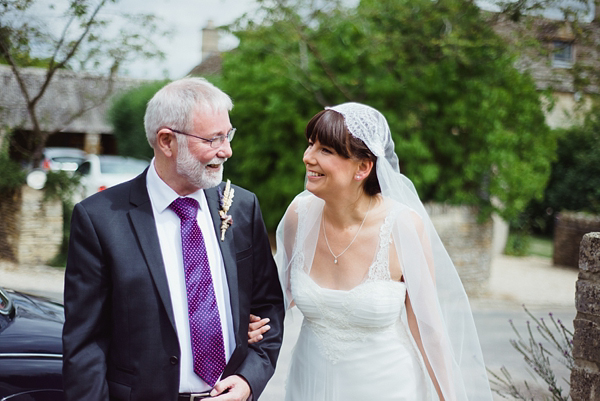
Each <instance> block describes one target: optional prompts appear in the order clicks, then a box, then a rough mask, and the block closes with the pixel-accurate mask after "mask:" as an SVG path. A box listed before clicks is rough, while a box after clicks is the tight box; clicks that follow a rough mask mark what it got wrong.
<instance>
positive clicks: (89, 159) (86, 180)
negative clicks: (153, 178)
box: [76, 154, 149, 198]
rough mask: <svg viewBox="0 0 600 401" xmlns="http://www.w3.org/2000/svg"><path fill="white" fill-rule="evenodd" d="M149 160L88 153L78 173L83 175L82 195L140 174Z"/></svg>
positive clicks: (85, 195) (90, 193) (101, 189)
mask: <svg viewBox="0 0 600 401" xmlns="http://www.w3.org/2000/svg"><path fill="white" fill-rule="evenodd" d="M148 164H149V162H148V161H146V160H141V159H134V158H132V157H123V156H112V155H91V154H90V155H87V156H86V158H85V161H84V162H83V163H82V164H81V166H79V168H78V169H77V171H76V174H80V175H81V187H82V191H81V195H82V196H83V197H84V198H85V197H88V196H90V195H93V194H95V193H96V192H99V191H103V190H105V189H106V188H109V187H112V186H113V185H117V184H120V183H122V182H125V181H128V180H130V179H132V178H134V177H135V176H137V175H138V174H140V173H141V172H142V171H144V169H145V168H146V167H147V166H148Z"/></svg>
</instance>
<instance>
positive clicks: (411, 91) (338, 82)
mask: <svg viewBox="0 0 600 401" xmlns="http://www.w3.org/2000/svg"><path fill="white" fill-rule="evenodd" d="M261 4H262V7H263V9H262V15H263V16H264V20H262V21H260V22H253V21H244V20H242V21H240V22H239V23H238V25H236V26H235V27H234V32H235V34H236V35H237V36H238V38H239V39H240V45H239V47H238V48H237V49H235V50H234V51H232V52H230V53H228V54H225V55H224V61H223V71H222V76H221V77H220V79H221V81H220V85H221V86H222V87H223V88H224V89H225V91H226V92H227V93H229V94H230V95H231V96H232V97H233V98H234V101H235V104H236V106H235V108H234V110H233V113H232V120H233V122H234V125H237V126H239V127H240V130H239V131H240V132H239V135H238V136H236V140H235V141H234V142H233V149H234V153H237V154H236V156H235V157H234V158H232V161H231V162H228V164H229V163H230V165H229V166H228V170H227V173H228V174H230V175H231V178H232V179H234V180H236V181H238V182H239V183H241V184H242V185H246V186H248V187H250V188H252V189H253V190H255V191H256V193H257V195H258V196H259V199H260V200H261V203H262V205H263V208H264V209H265V210H266V211H267V212H266V213H265V214H266V216H265V218H266V222H267V225H268V227H269V228H271V229H272V228H274V226H275V224H276V222H277V221H278V220H279V218H280V217H281V215H282V214H283V212H284V210H285V207H286V206H287V204H288V203H289V201H290V200H291V198H292V196H293V195H294V194H296V193H297V192H298V191H299V190H300V189H301V188H302V179H303V178H302V177H303V175H304V174H303V173H304V166H303V165H302V162H301V157H302V152H303V150H304V148H305V146H306V141H305V139H304V137H303V131H304V127H305V125H306V123H307V122H308V119H309V118H310V117H311V116H312V115H314V114H315V113H316V112H318V111H319V110H321V109H322V108H323V107H324V106H327V105H333V104H337V103H341V102H346V101H358V102H363V103H366V104H369V105H371V106H373V107H375V108H377V109H378V110H380V111H381V112H382V113H383V114H384V115H385V116H386V118H387V120H388V122H389V125H390V128H391V130H392V135H393V136H394V140H395V143H396V152H397V154H398V156H399V158H400V163H401V170H402V171H403V172H404V173H405V174H406V175H407V176H408V177H409V178H411V179H412V180H413V182H414V183H415V186H416V187H417V189H418V191H419V194H420V195H421V197H422V198H423V199H424V200H426V201H429V200H432V201H443V202H450V203H462V204H471V205H476V206H479V207H480V210H481V213H482V214H481V216H482V218H485V217H486V216H489V214H490V213H491V212H492V211H493V210H496V211H498V212H499V213H500V214H501V215H502V216H504V217H505V218H507V219H511V218H514V217H515V216H516V215H517V214H518V212H519V211H521V210H523V208H524V207H525V205H526V204H527V202H528V201H529V200H530V199H532V198H534V197H539V196H541V193H542V191H543V189H544V187H545V183H546V181H547V179H548V175H549V171H550V163H551V161H552V158H553V155H554V151H555V145H556V140H555V137H554V136H553V134H552V133H551V132H550V130H549V129H548V127H547V126H546V124H545V122H544V115H543V112H542V106H541V104H540V99H539V94H538V92H537V91H536V88H535V85H534V83H533V80H532V79H531V77H530V76H528V75H526V74H521V73H519V72H518V71H517V70H516V69H515V68H514V66H513V64H514V61H515V59H514V56H513V54H511V53H510V52H509V51H508V50H507V47H506V45H505V44H504V42H503V41H502V40H501V39H500V38H499V37H498V36H497V35H496V34H495V33H494V32H493V30H492V29H491V28H490V27H489V25H488V24H487V23H486V21H485V20H484V18H483V17H482V16H481V12H480V10H479V9H478V8H477V7H476V6H475V5H474V4H473V3H472V2H469V1H464V0H447V1H444V2H432V1H430V0H414V1H404V0H363V1H361V2H360V4H359V5H358V6H357V7H356V8H350V9H347V8H344V7H342V6H340V5H337V4H333V5H331V3H329V2H325V4H326V5H327V7H326V8H323V7H316V8H310V7H309V6H307V4H306V3H303V4H300V3H299V2H291V1H284V0H278V1H275V2H274V3H268V2H266V1H262V2H261Z"/></svg>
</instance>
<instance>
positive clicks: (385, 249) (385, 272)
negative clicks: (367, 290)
mask: <svg viewBox="0 0 600 401" xmlns="http://www.w3.org/2000/svg"><path fill="white" fill-rule="evenodd" d="M397 216H398V210H397V209H395V208H393V207H390V211H389V212H388V215H387V216H386V217H385V220H384V222H383V224H382V225H381V228H380V229H379V249H378V250H377V253H376V255H375V261H374V262H373V264H372V265H371V267H370V268H369V277H368V280H391V275H390V244H391V243H392V227H393V225H394V221H395V220H396V217H397Z"/></svg>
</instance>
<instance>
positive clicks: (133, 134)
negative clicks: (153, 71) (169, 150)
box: [108, 81, 168, 159]
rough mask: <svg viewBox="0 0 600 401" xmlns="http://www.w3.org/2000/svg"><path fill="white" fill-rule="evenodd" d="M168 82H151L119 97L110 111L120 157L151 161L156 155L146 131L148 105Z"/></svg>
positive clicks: (109, 114)
mask: <svg viewBox="0 0 600 401" xmlns="http://www.w3.org/2000/svg"><path fill="white" fill-rule="evenodd" d="M167 83H168V82H165V81H156V82H149V83H147V84H144V85H142V86H140V87H138V88H135V89H132V90H130V91H127V92H125V93H124V94H122V95H121V96H119V97H118V98H117V99H115V101H114V102H113V104H112V105H111V107H110V110H109V111H108V118H109V120H110V122H111V124H112V126H113V130H114V131H113V134H114V135H115V137H116V138H117V150H118V152H119V154H120V155H123V156H131V157H137V158H139V159H150V158H152V157H153V155H154V153H153V150H152V148H151V147H150V146H148V143H147V139H146V130H145V129H144V114H145V113H146V105H147V104H148V101H149V100H150V99H151V98H152V96H154V94H155V93H156V92H158V90H159V89H160V88H162V87H163V86H165V85H166V84H167Z"/></svg>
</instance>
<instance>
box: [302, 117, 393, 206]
mask: <svg viewBox="0 0 600 401" xmlns="http://www.w3.org/2000/svg"><path fill="white" fill-rule="evenodd" d="M305 135H306V139H307V140H309V141H313V142H315V141H319V142H320V143H321V145H324V146H327V147H330V148H332V149H333V150H335V152H336V153H337V154H338V155H340V156H342V157H344V158H346V159H358V160H364V159H369V160H371V161H372V162H373V168H372V169H371V173H370V174H369V176H368V177H367V178H366V180H365V184H364V187H363V188H364V191H365V193H366V194H367V195H369V196H373V195H376V194H378V193H381V188H380V186H379V181H378V180H377V171H376V161H377V157H376V156H375V155H374V154H373V152H371V150H370V149H369V148H368V147H367V145H365V143H364V142H363V141H361V140H360V139H358V138H355V137H354V136H352V135H350V132H349V131H348V128H347V127H346V124H345V123H344V117H343V116H342V115H341V114H340V113H338V112H336V111H333V110H323V111H321V112H319V113H318V114H316V115H315V116H314V117H313V118H312V119H311V120H310V121H309V122H308V125H307V126H306V132H305Z"/></svg>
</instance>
